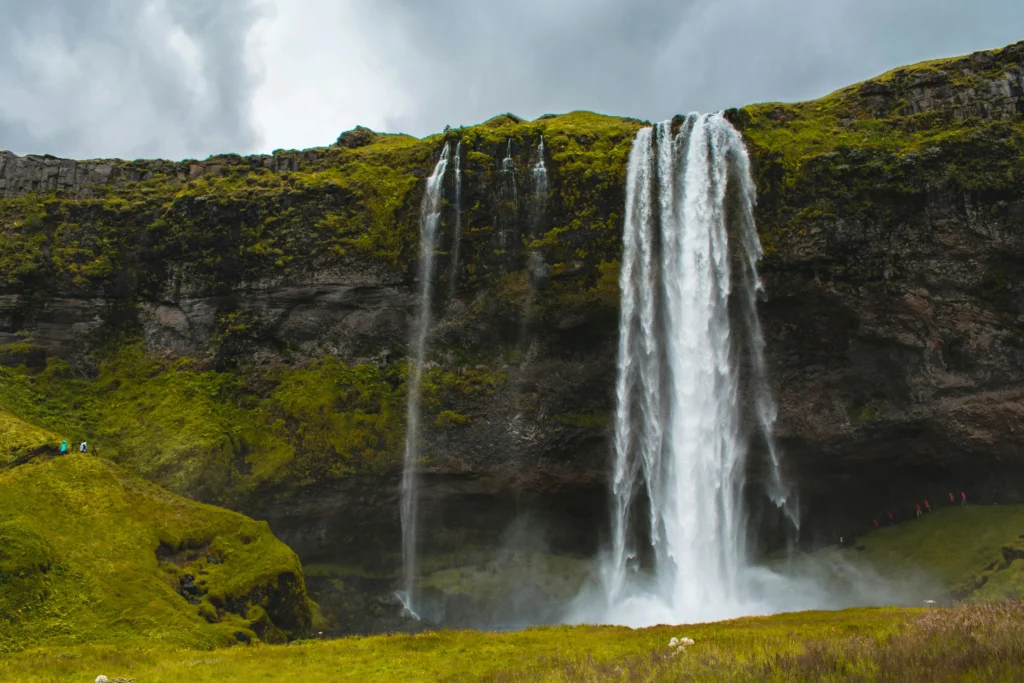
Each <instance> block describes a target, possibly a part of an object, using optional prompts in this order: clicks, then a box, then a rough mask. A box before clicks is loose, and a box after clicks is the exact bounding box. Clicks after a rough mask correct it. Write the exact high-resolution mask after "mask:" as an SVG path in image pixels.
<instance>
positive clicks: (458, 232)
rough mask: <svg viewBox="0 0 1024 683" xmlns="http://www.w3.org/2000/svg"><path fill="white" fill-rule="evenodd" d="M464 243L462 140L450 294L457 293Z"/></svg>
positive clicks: (458, 150) (457, 153)
mask: <svg viewBox="0 0 1024 683" xmlns="http://www.w3.org/2000/svg"><path fill="white" fill-rule="evenodd" d="M461 244H462V141H461V140H460V141H459V144H458V145H456V146H455V240H454V244H453V245H452V269H451V275H450V278H449V285H448V286H449V294H450V295H451V294H454V293H455V288H456V286H457V284H458V279H459V247H460V246H461Z"/></svg>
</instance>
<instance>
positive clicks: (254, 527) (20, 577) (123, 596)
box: [0, 453, 310, 652]
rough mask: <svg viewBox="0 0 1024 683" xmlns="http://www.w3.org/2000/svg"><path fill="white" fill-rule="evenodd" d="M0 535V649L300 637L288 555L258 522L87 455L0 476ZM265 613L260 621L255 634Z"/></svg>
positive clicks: (296, 585)
mask: <svg viewBox="0 0 1024 683" xmlns="http://www.w3.org/2000/svg"><path fill="white" fill-rule="evenodd" d="M0 539H2V542H0V588H2V590H0V651H8V652H9V651H12V650H18V649H22V648H24V647H26V646H36V647H38V646H42V645H54V646H60V645H75V644H84V643H129V642H131V643H136V644H140V643H157V642H159V643H163V644H165V645H172V646H188V647H196V648H203V647H213V646H222V645H228V644H231V643H234V642H237V641H236V638H235V636H234V634H235V633H236V632H238V631H241V632H243V633H246V634H248V635H249V636H250V637H253V636H255V634H256V633H257V632H260V633H261V635H268V636H269V639H271V640H272V639H273V637H274V635H278V636H280V635H283V634H284V632H285V631H288V632H291V633H292V634H293V635H297V636H305V635H306V633H307V632H308V628H309V623H310V611H309V606H308V604H307V599H306V594H305V588H304V584H303V578H302V569H301V567H300V565H299V561H298V558H297V557H296V556H295V554H294V553H293V552H292V551H291V550H289V549H288V548H287V547H286V546H285V545H283V544H282V543H280V542H279V541H277V539H275V538H274V536H273V534H271V533H270V528H269V527H268V526H267V525H266V523H265V522H256V521H253V520H251V519H248V518H246V517H243V516H242V515H239V514H237V513H234V512H229V511H227V510H222V509H219V508H215V507H212V506H209V505H202V504H200V503H195V502H193V501H189V500H186V499H184V498H180V497H178V496H176V495H173V494H171V493H168V492H166V491H164V490H162V489H160V488H159V487H157V486H155V485H153V484H150V483H148V482H144V481H142V480H139V479H137V478H136V477H134V476H132V475H130V474H128V473H126V472H125V471H123V470H122V469H120V468H119V467H117V466H116V465H114V464H112V463H109V462H106V461H104V460H101V459H98V458H95V457H93V456H90V455H79V454H77V453H75V454H71V455H67V456H64V457H58V458H54V459H50V460H47V461H41V462H33V463H29V464H25V465H21V466H19V467H15V468H13V469H10V470H6V471H3V472H0ZM189 549H201V552H200V553H195V552H193V553H192V554H191V556H190V555H189V554H188V551H189ZM185 574H191V575H193V576H194V577H195V581H194V584H195V591H194V596H193V600H192V601H191V602H190V601H189V600H188V599H187V598H186V597H185V596H184V595H182V594H179V593H178V592H176V591H177V590H178V589H179V587H183V586H185V585H186V584H185V583H183V579H184V575H185ZM184 592H185V594H186V595H187V594H188V593H189V591H184ZM260 610H262V611H260ZM263 614H266V615H269V619H270V621H269V622H265V623H263V624H258V625H256V626H255V627H254V626H253V623H254V622H255V621H256V619H255V618H254V615H263Z"/></svg>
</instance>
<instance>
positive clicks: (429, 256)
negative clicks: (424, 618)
mask: <svg viewBox="0 0 1024 683" xmlns="http://www.w3.org/2000/svg"><path fill="white" fill-rule="evenodd" d="M447 168H448V143H445V146H444V149H443V150H442V151H441V158H440V159H438V161H437V165H436V166H434V172H433V173H431V174H430V177H429V178H427V187H426V191H425V192H424V193H423V203H422V205H421V206H420V267H419V297H418V298H419V310H418V311H417V314H416V323H415V326H414V327H413V337H412V358H410V361H409V362H410V365H409V374H408V377H409V379H408V382H407V387H408V399H407V406H408V407H407V413H406V427H405V469H404V471H403V473H402V509H401V515H402V565H403V569H404V574H403V578H404V583H403V589H404V595H401V596H400V598H401V599H402V601H403V603H404V604H405V607H406V609H407V610H408V611H409V612H410V613H411V614H412V615H413V616H415V615H416V611H415V609H416V605H415V599H414V592H413V585H414V582H415V579H416V512H417V509H416V508H417V503H418V500H417V497H418V481H417V479H418V477H417V475H418V470H419V457H420V453H419V423H420V386H421V384H422V380H423V360H424V357H425V355H426V350H427V332H428V331H429V329H430V308H431V295H432V294H433V282H434V250H435V246H436V244H437V230H438V226H439V224H440V222H441V199H442V187H443V184H444V172H445V170H446V169H447Z"/></svg>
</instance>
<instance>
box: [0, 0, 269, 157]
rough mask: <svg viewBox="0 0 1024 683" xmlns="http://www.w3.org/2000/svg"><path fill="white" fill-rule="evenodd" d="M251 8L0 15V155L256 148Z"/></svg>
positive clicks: (95, 6)
mask: <svg viewBox="0 0 1024 683" xmlns="http://www.w3.org/2000/svg"><path fill="white" fill-rule="evenodd" d="M258 18H259V12H258V11H257V8H256V7H255V6H254V4H253V2H251V0H218V2H216V3H210V2H205V1H204V0H144V1H143V0H89V1H88V2H81V1H80V0H35V1H34V2H31V3H28V2H9V3H4V4H3V5H2V7H0V46H2V47H0V92H2V93H3V97H2V98H0V149H4V148H6V149H11V150H12V151H14V152H16V153H21V154H25V153H51V154H57V155H60V156H74V157H95V156H122V157H128V158H133V157H142V156H157V155H162V156H169V157H172V158H181V157H187V156H206V155H208V154H210V153H214V152H221V151H233V150H240V149H241V150H245V149H250V148H252V147H254V146H255V145H256V144H257V141H258V135H257V133H256V131H255V128H254V126H253V124H252V122H251V120H250V107H249V102H250V99H251V94H252V91H253V89H254V87H255V86H256V85H257V74H256V72H255V69H254V68H253V67H252V66H251V65H250V64H249V62H248V61H247V57H246V51H245V40H246V36H247V34H248V32H249V30H250V28H251V27H252V26H253V24H254V22H255V21H256V20H257V19H258Z"/></svg>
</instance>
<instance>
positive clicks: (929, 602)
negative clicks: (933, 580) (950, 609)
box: [924, 600, 935, 607]
mask: <svg viewBox="0 0 1024 683" xmlns="http://www.w3.org/2000/svg"><path fill="white" fill-rule="evenodd" d="M924 604H926V605H928V606H929V607H931V606H932V605H934V604H935V601H934V600H925V601H924Z"/></svg>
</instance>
